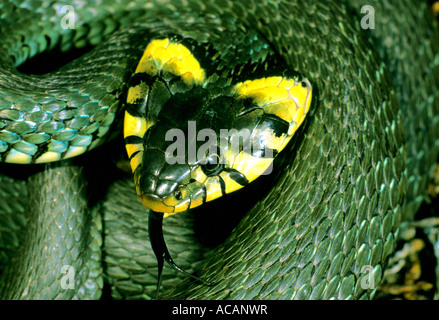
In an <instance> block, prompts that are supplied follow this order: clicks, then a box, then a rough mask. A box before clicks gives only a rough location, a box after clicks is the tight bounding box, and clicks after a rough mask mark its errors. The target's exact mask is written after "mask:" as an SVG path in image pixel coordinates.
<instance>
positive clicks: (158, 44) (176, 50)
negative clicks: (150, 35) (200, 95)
mask: <svg viewBox="0 0 439 320" xmlns="http://www.w3.org/2000/svg"><path fill="white" fill-rule="evenodd" d="M160 71H163V72H169V73H172V74H174V75H176V76H181V77H182V79H183V81H184V82H185V83H186V84H187V85H192V84H193V83H195V84H200V83H202V82H203V81H204V79H205V78H206V74H205V71H204V69H203V68H201V66H200V63H199V62H198V60H197V59H196V58H195V57H194V56H193V54H192V53H191V52H190V50H189V49H188V48H186V47H185V46H184V45H182V44H180V43H176V42H173V41H170V40H169V39H163V40H152V41H151V42H150V43H149V44H148V46H147V47H146V49H145V52H144V53H143V56H142V58H141V59H140V62H139V64H138V66H137V69H136V73H139V72H144V73H147V74H149V75H150V76H156V75H157V74H158V73H159V72H160Z"/></svg>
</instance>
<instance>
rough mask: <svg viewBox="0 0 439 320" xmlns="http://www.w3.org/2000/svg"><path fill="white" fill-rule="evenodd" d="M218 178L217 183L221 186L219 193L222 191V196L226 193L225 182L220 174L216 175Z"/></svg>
mask: <svg viewBox="0 0 439 320" xmlns="http://www.w3.org/2000/svg"><path fill="white" fill-rule="evenodd" d="M218 178H219V183H220V186H221V193H222V196H223V195H225V194H226V184H225V182H224V180H223V178H222V177H221V176H218Z"/></svg>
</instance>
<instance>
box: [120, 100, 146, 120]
mask: <svg viewBox="0 0 439 320" xmlns="http://www.w3.org/2000/svg"><path fill="white" fill-rule="evenodd" d="M125 110H126V111H127V112H128V113H129V114H130V115H132V116H133V117H136V118H144V117H145V114H146V104H145V105H143V104H142V105H140V104H132V103H127V104H126V105H125Z"/></svg>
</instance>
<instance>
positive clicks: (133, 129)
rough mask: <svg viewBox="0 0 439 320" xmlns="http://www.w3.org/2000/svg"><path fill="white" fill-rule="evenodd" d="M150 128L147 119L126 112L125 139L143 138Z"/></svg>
mask: <svg viewBox="0 0 439 320" xmlns="http://www.w3.org/2000/svg"><path fill="white" fill-rule="evenodd" d="M148 128H149V126H148V125H147V123H146V120H145V118H138V117H135V116H132V115H131V114H130V113H129V112H128V111H125V118H124V123H123V137H124V138H126V137H129V136H137V137H139V138H143V135H144V134H145V132H146V130H147V129H148ZM128 156H130V155H128Z"/></svg>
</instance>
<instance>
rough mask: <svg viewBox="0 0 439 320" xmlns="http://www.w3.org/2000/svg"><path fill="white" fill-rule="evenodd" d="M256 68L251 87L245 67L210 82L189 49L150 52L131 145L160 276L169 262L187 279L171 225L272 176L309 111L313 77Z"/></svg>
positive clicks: (137, 84) (134, 103)
mask: <svg viewBox="0 0 439 320" xmlns="http://www.w3.org/2000/svg"><path fill="white" fill-rule="evenodd" d="M207 69H208V70H211V71H212V70H217V71H218V68H217V67H212V66H209V67H208V68H207ZM250 69H251V70H253V71H254V72H253V73H254V74H250V75H248V76H249V78H247V79H245V78H243V76H242V75H241V73H242V70H245V68H241V67H236V68H235V69H234V70H233V71H231V70H229V71H228V72H224V70H223V71H221V72H219V73H215V71H214V72H213V74H211V75H209V74H208V72H206V70H205V69H204V68H203V66H201V64H200V63H199V62H198V60H197V59H196V58H195V56H194V55H193V54H192V52H191V50H189V48H187V47H185V46H184V45H183V44H181V43H179V42H178V41H175V39H160V40H152V41H151V42H150V44H149V45H148V46H147V48H146V50H145V52H144V55H143V57H142V59H141V61H140V63H139V65H138V66H137V69H136V73H135V74H134V75H133V77H132V79H131V82H130V86H129V91H128V98H127V109H126V112H125V123H124V137H125V142H126V148H127V152H128V157H129V160H130V164H131V168H132V171H133V174H134V181H135V184H136V192H137V195H138V197H139V199H140V201H141V202H142V203H143V204H144V205H145V206H146V207H147V208H148V209H150V210H151V211H150V217H149V221H150V228H149V233H150V239H151V243H152V246H153V249H154V252H155V254H156V256H157V259H158V260H159V278H160V274H161V268H162V265H163V260H166V261H167V262H168V263H169V264H170V265H171V266H172V267H174V268H175V269H177V270H179V271H182V270H181V269H179V268H178V267H177V266H176V265H175V263H174V262H173V261H172V259H171V257H170V255H169V253H168V251H167V248H166V245H165V243H164V240H163V233H162V228H161V227H162V219H163V217H167V216H169V215H171V214H175V213H177V212H182V211H186V210H189V209H192V208H195V207H198V206H200V205H202V204H204V203H206V202H209V201H212V200H214V199H217V198H219V197H221V196H223V195H225V194H228V193H231V192H234V191H235V190H238V189H241V188H242V187H244V186H246V185H247V184H249V183H250V182H252V181H253V180H255V179H257V178H258V177H259V176H261V175H264V174H268V173H270V172H271V168H272V163H273V160H274V158H275V157H276V155H277V154H278V153H279V152H281V151H282V150H283V149H284V148H285V146H286V145H287V144H288V142H289V141H290V140H291V138H292V136H293V135H294V133H295V132H296V130H297V129H298V128H299V126H300V125H301V124H302V122H303V121H304V119H305V116H306V114H307V113H308V110H309V107H310V103H311V96H312V89H311V85H310V83H309V81H308V80H307V79H305V78H303V77H301V76H298V75H297V74H295V73H293V72H290V71H289V70H288V68H285V67H282V66H281V67H279V66H278V65H275V66H274V67H273V68H272V69H269V68H268V69H269V71H267V65H265V66H263V68H262V69H263V71H265V72H266V73H268V74H266V75H264V76H263V77H260V71H261V70H259V71H258V69H257V68H253V67H251V68H250ZM239 70H241V71H239ZM255 70H256V71H255ZM227 73H229V75H230V77H229V78H228V77H227V76H224V74H227Z"/></svg>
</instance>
